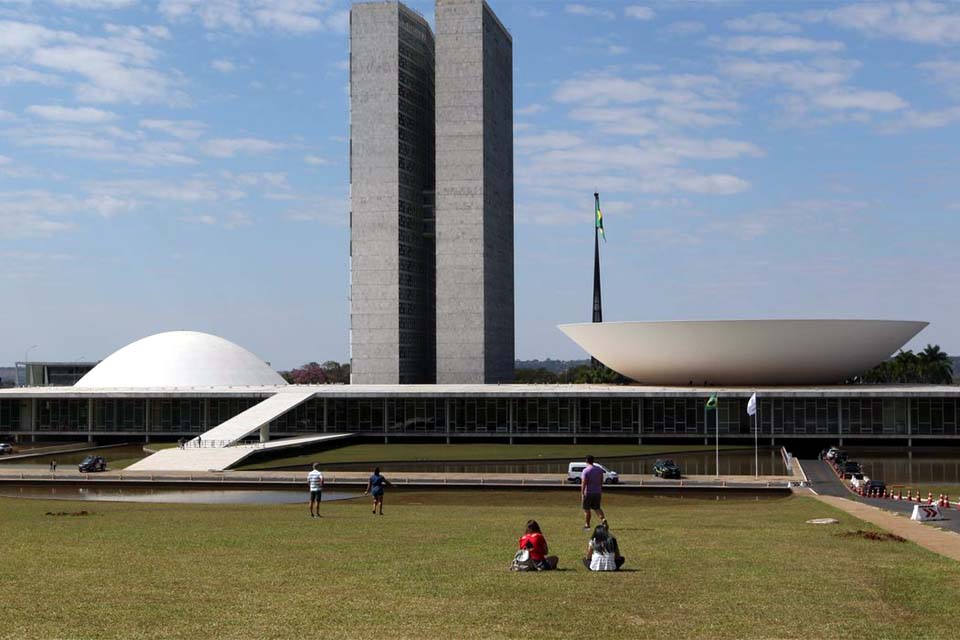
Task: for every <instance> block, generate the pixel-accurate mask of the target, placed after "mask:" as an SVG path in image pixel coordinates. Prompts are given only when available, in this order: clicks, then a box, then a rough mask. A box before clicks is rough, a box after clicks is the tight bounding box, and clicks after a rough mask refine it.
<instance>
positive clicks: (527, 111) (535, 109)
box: [517, 103, 547, 116]
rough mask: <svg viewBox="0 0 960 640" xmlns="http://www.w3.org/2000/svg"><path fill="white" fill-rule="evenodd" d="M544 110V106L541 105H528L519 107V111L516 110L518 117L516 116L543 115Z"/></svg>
mask: <svg viewBox="0 0 960 640" xmlns="http://www.w3.org/2000/svg"><path fill="white" fill-rule="evenodd" d="M546 110H547V108H546V107H545V106H543V105H542V104H538V103H533V104H528V105H527V106H525V107H521V108H520V109H517V115H518V116H532V115H536V114H538V113H543V112H544V111H546Z"/></svg>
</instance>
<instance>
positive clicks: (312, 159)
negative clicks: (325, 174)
mask: <svg viewBox="0 0 960 640" xmlns="http://www.w3.org/2000/svg"><path fill="white" fill-rule="evenodd" d="M303 161H304V162H306V163H307V164H312V165H313V166H317V167H319V166H324V165H328V164H332V163H331V162H330V161H329V160H327V159H326V158H322V157H320V156H304V158H303Z"/></svg>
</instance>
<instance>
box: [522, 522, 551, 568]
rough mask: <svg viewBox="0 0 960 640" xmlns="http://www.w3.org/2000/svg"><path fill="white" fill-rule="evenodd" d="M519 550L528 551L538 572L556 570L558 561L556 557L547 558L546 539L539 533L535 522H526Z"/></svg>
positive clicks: (538, 526) (538, 527)
mask: <svg viewBox="0 0 960 640" xmlns="http://www.w3.org/2000/svg"><path fill="white" fill-rule="evenodd" d="M520 548H521V549H528V550H529V551H530V559H531V560H533V563H534V564H535V565H536V566H537V570H539V571H549V570H551V569H556V568H557V563H558V562H560V559H559V558H558V557H557V556H548V555H547V553H549V551H548V550H547V539H546V538H544V537H543V534H542V533H541V532H540V525H539V524H537V521H536V520H528V521H527V530H526V531H525V532H524V534H523V537H521V538H520Z"/></svg>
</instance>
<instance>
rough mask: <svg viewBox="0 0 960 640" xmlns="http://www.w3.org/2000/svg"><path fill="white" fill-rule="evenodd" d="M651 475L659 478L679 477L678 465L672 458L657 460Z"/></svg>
mask: <svg viewBox="0 0 960 640" xmlns="http://www.w3.org/2000/svg"><path fill="white" fill-rule="evenodd" d="M653 475H655V476H658V477H660V478H676V479H678V480H679V479H680V465H678V464H677V463H675V462H674V461H673V460H657V461H656V462H655V463H654V465H653Z"/></svg>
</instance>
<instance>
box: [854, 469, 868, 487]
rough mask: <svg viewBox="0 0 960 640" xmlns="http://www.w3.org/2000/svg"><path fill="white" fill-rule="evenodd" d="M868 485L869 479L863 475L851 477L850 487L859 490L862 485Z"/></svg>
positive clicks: (856, 474)
mask: <svg viewBox="0 0 960 640" xmlns="http://www.w3.org/2000/svg"><path fill="white" fill-rule="evenodd" d="M866 483H867V479H866V478H865V477H864V476H863V474H862V473H855V474H853V475H852V476H850V485H851V486H852V487H853V488H855V489H859V488H860V485H862V484H866Z"/></svg>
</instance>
